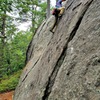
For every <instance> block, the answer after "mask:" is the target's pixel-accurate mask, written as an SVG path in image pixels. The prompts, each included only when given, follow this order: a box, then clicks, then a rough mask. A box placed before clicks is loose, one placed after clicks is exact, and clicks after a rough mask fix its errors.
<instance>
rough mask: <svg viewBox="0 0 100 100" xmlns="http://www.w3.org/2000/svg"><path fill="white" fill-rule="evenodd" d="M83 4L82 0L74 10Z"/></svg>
mask: <svg viewBox="0 0 100 100" xmlns="http://www.w3.org/2000/svg"><path fill="white" fill-rule="evenodd" d="M81 4H82V2H80V3H79V4H78V5H77V6H75V7H74V8H73V9H72V10H75V9H76V8H77V7H79V6H80V5H81Z"/></svg>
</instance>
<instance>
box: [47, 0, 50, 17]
mask: <svg viewBox="0 0 100 100" xmlns="http://www.w3.org/2000/svg"><path fill="white" fill-rule="evenodd" d="M49 17H50V0H47V18H49Z"/></svg>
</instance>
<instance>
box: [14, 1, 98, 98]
mask: <svg viewBox="0 0 100 100" xmlns="http://www.w3.org/2000/svg"><path fill="white" fill-rule="evenodd" d="M65 8H66V9H65V12H64V15H63V16H62V18H61V19H60V20H59V23H58V25H57V28H56V30H55V33H54V34H53V33H51V32H50V31H49V30H50V28H51V27H52V25H53V21H54V17H51V18H50V19H48V20H47V21H44V22H43V24H42V25H41V26H40V27H39V29H38V30H37V32H36V35H35V37H34V38H33V39H32V41H31V43H30V45H29V48H28V51H27V61H28V63H27V65H26V67H25V69H24V71H23V73H22V75H21V78H20V81H19V84H18V86H17V88H16V91H15V95H14V100H100V0H68V1H67V2H66V5H65Z"/></svg>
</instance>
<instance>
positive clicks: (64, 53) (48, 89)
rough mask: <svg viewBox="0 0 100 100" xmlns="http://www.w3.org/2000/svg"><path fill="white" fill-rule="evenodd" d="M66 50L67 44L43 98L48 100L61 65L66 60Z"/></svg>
mask: <svg viewBox="0 0 100 100" xmlns="http://www.w3.org/2000/svg"><path fill="white" fill-rule="evenodd" d="M66 50H67V46H65V47H64V49H63V52H62V54H61V56H60V57H59V59H58V61H57V63H56V65H55V67H54V70H53V72H52V74H51V76H50V77H49V80H48V83H47V86H46V90H45V91H44V96H43V97H42V100H48V96H49V94H50V93H51V90H52V87H53V85H54V82H55V79H56V76H57V73H58V71H59V68H60V67H61V65H62V63H63V61H64V58H65V57H66Z"/></svg>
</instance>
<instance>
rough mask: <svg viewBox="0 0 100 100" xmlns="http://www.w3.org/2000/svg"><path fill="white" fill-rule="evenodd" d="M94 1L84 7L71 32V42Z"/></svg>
mask: <svg viewBox="0 0 100 100" xmlns="http://www.w3.org/2000/svg"><path fill="white" fill-rule="evenodd" d="M92 1H93V0H91V2H90V3H88V4H87V6H86V8H84V11H83V13H82V14H81V15H80V17H79V19H78V21H77V23H76V25H75V27H74V29H73V30H72V32H71V34H70V36H69V39H68V42H70V41H71V40H72V39H73V37H74V36H75V33H76V32H77V30H78V28H79V26H80V24H81V21H82V19H83V17H84V15H85V13H86V11H87V9H88V8H89V6H90V4H91V3H92Z"/></svg>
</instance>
